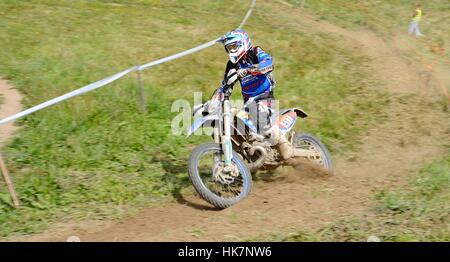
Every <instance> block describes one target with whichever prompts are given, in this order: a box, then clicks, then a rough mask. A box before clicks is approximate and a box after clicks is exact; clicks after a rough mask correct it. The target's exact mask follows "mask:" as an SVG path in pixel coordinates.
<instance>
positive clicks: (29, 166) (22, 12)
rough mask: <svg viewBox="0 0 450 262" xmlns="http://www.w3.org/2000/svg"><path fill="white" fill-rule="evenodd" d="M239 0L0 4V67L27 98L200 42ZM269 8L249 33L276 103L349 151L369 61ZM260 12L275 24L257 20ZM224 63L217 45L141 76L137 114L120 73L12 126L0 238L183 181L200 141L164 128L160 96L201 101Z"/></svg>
mask: <svg viewBox="0 0 450 262" xmlns="http://www.w3.org/2000/svg"><path fill="white" fill-rule="evenodd" d="M248 4H249V3H248V1H243V0H242V1H226V2H225V1H206V0H200V1H198V0H197V1H193V0H192V1H185V0H184V1H175V0H171V1H156V0H140V1H99V0H97V1H81V0H80V1H50V0H45V1H11V0H10V1H5V0H3V1H0V28H1V29H0V38H1V39H2V41H1V42H0V49H1V50H2V52H1V53H0V61H1V62H0V75H2V77H4V78H6V79H8V80H10V82H11V83H12V84H14V85H15V86H16V87H17V88H18V89H19V90H20V91H21V92H22V94H23V95H24V99H23V103H24V106H25V107H30V106H33V105H35V104H37V103H40V102H43V101H45V100H47V99H49V98H53V97H55V96H58V95H61V94H63V93H65V92H68V91H70V90H73V89H76V88H78V87H81V86H83V85H86V84H88V83H91V82H93V81H96V80H99V79H102V78H104V77H106V76H108V75H111V74H113V73H115V72H118V71H121V70H123V69H125V68H128V67H130V66H132V65H134V64H136V63H145V62H147V61H151V60H154V59H157V58H161V57H164V56H166V55H170V54H173V53H176V52H179V51H182V50H185V49H187V48H190V47H193V46H195V45H197V44H200V43H203V42H206V41H209V40H211V39H213V38H214V37H217V36H219V35H221V34H223V33H224V32H226V31H228V30H230V29H232V28H233V27H234V26H237V25H238V24H239V22H240V19H242V17H243V15H244V13H245V11H246V10H245V8H243V7H246V6H248ZM272 5H276V4H275V3H268V4H267V5H264V6H262V7H260V9H258V10H256V11H255V13H254V15H253V16H252V17H251V19H250V20H249V22H248V23H249V24H248V27H247V28H246V29H247V30H248V31H249V32H250V35H251V36H252V38H253V42H254V43H255V44H258V45H261V46H262V47H263V48H264V49H266V50H267V51H268V52H269V53H270V54H272V55H273V57H274V60H275V67H276V69H275V76H276V78H277V82H278V86H277V91H276V95H277V98H279V99H280V100H281V103H282V107H287V106H301V107H303V108H304V109H305V110H306V111H307V112H309V113H310V115H311V117H310V118H309V120H306V121H304V122H303V123H300V125H299V127H300V128H301V129H302V130H306V131H308V132H311V133H313V134H316V135H318V136H319V137H321V138H322V139H323V140H324V142H325V143H326V144H327V145H328V146H329V147H330V148H331V149H332V151H333V152H334V154H340V153H342V152H345V151H346V150H350V149H352V148H355V147H356V146H357V141H358V140H357V138H358V136H359V135H360V134H361V133H362V132H363V131H364V130H366V129H367V127H368V126H370V125H371V124H373V123H374V122H375V119H374V117H375V116H376V115H377V114H379V113H380V110H381V108H382V106H383V104H385V103H388V99H387V98H386V97H384V95H383V94H381V93H376V92H375V93H374V92H371V90H373V89H372V86H373V85H375V84H374V82H375V81H374V79H371V78H370V71H369V69H368V67H367V64H368V60H367V58H366V57H364V56H362V55H359V54H358V52H355V50H358V48H359V47H357V46H354V45H353V44H351V43H350V42H348V41H346V40H345V39H339V38H335V37H333V36H329V35H323V34H320V33H318V32H311V31H303V30H302V29H301V28H298V27H291V26H286V25H284V23H283V19H288V17H283V15H284V13H283V12H282V11H280V10H279V9H277V8H272ZM236 10H242V11H241V12H237V11H236ZM269 11H270V12H272V13H273V15H274V16H276V17H280V19H279V20H277V19H270V20H269V21H268V20H267V19H266V16H265V14H267V13H268V12H269ZM281 18H282V19H281ZM3 40H4V41H3ZM225 62H226V54H225V53H224V51H223V48H222V47H220V46H215V47H212V48H209V49H207V50H205V51H203V52H201V53H198V54H194V55H192V56H189V57H185V58H182V59H180V60H178V61H172V62H169V63H167V64H165V65H161V66H159V67H156V68H154V69H152V70H149V71H145V72H144V74H143V80H144V83H145V93H146V98H147V106H148V113H142V112H140V110H139V106H138V93H137V80H136V77H135V76H133V75H130V76H127V77H125V78H123V79H121V80H120V81H117V82H115V83H113V84H111V85H109V86H106V87H103V88H102V89H99V90H97V91H94V92H91V93H89V94H85V95H83V96H81V97H77V98H75V99H72V100H70V101H67V102H64V103H62V104H59V105H56V106H53V107H51V108H48V109H45V110H42V111H40V112H38V113H36V114H32V115H30V116H27V117H26V118H24V119H21V120H20V121H19V123H20V125H22V126H23V128H22V130H21V131H20V133H19V134H18V135H17V136H16V138H15V139H14V140H13V141H12V142H11V143H10V144H9V145H7V147H6V148H4V153H5V156H6V158H7V163H8V167H9V168H10V172H11V173H12V174H13V180H14V182H15V186H16V189H17V191H18V192H17V193H18V195H19V197H20V200H21V202H22V207H20V208H18V209H15V208H13V207H12V206H11V203H10V200H9V197H8V194H7V191H6V188H5V186H4V184H3V183H0V225H1V226H0V236H3V237H7V236H11V235H17V234H30V233H35V232H39V231H42V230H43V229H45V228H46V227H47V226H48V224H50V223H53V222H64V221H71V220H80V219H113V218H117V217H120V216H122V215H124V214H128V213H129V212H131V211H132V210H135V209H137V208H140V207H143V206H145V205H148V204H149V203H151V202H154V201H158V200H159V199H161V198H164V197H171V196H176V195H177V194H178V193H179V191H180V190H181V189H182V188H184V187H188V186H190V185H189V183H188V180H187V174H186V165H187V158H188V156H189V153H190V150H191V149H192V146H193V145H195V144H198V143H200V142H201V141H204V140H205V139H208V138H206V137H194V138H193V139H190V140H188V141H186V140H185V138H184V137H180V136H173V135H172V134H171V133H170V121H171V119H172V118H173V117H174V116H175V115H176V114H177V112H170V108H171V104H172V102H173V101H175V100H176V99H187V100H188V101H192V99H193V94H192V93H193V92H194V91H203V92H205V94H206V95H205V98H208V96H209V95H210V93H211V92H212V90H213V89H214V88H216V87H217V86H218V85H219V83H220V81H221V77H222V74H223V70H224V66H225ZM234 97H235V98H237V97H239V94H238V92H236V93H235V94H234ZM361 112H365V113H364V114H362V113H361Z"/></svg>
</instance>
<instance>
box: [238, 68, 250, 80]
mask: <svg viewBox="0 0 450 262" xmlns="http://www.w3.org/2000/svg"><path fill="white" fill-rule="evenodd" d="M237 74H238V76H239V78H244V77H245V76H246V75H247V74H248V69H243V68H241V69H238V71H237Z"/></svg>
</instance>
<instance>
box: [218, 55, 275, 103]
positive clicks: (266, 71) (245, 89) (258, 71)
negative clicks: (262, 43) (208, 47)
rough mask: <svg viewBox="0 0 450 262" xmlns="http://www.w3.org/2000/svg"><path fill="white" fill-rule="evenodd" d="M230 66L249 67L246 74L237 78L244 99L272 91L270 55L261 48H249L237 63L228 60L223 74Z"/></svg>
mask: <svg viewBox="0 0 450 262" xmlns="http://www.w3.org/2000/svg"><path fill="white" fill-rule="evenodd" d="M232 68H235V69H246V68H248V69H249V71H248V72H249V73H248V75H247V76H245V77H243V78H241V79H239V82H240V84H241V89H242V95H243V96H244V98H245V99H248V98H250V97H254V96H257V95H259V94H262V93H264V92H267V93H271V91H273V88H274V85H275V81H274V78H273V76H272V70H273V63H272V57H271V56H270V55H269V54H268V53H266V52H265V51H264V50H263V49H262V48H260V47H253V48H251V49H250V50H248V52H247V54H246V55H245V56H244V57H243V58H242V59H241V60H240V61H239V62H238V63H237V64H233V63H231V62H230V61H229V62H228V64H227V68H226V70H225V76H226V75H227V74H228V71H229V70H230V69H232Z"/></svg>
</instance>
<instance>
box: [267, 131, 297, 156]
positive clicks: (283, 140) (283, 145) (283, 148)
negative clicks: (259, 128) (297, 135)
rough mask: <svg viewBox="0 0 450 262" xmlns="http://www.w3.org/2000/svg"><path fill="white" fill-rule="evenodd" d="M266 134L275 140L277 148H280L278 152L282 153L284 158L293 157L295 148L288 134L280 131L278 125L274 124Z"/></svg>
mask: <svg viewBox="0 0 450 262" xmlns="http://www.w3.org/2000/svg"><path fill="white" fill-rule="evenodd" d="M266 135H267V136H268V137H270V139H271V140H272V141H273V143H274V144H275V148H276V149H277V150H278V153H279V154H280V155H281V157H282V158H283V160H288V159H290V158H292V156H293V155H294V148H293V147H292V145H291V143H290V142H289V140H288V138H287V137H286V135H285V134H284V133H282V132H281V131H280V128H279V127H278V126H272V127H271V128H270V129H269V130H267V131H266Z"/></svg>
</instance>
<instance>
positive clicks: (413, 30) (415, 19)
mask: <svg viewBox="0 0 450 262" xmlns="http://www.w3.org/2000/svg"><path fill="white" fill-rule="evenodd" d="M422 15H423V12H422V8H421V7H420V4H419V3H417V4H416V10H415V11H414V14H413V15H412V20H411V23H410V24H409V29H408V33H409V34H410V35H415V36H416V37H420V36H424V35H422V33H420V29H419V22H420V20H421V19H422Z"/></svg>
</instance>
